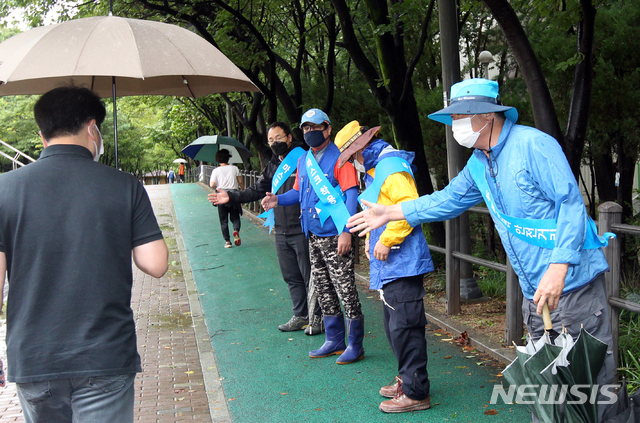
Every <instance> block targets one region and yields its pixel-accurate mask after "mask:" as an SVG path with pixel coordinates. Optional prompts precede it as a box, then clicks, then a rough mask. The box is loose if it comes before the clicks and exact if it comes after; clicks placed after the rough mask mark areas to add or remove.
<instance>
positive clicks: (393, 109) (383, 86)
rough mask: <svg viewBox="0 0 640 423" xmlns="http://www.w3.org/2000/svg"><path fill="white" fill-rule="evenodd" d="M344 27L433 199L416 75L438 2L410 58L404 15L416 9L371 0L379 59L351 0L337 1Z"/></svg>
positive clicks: (438, 233) (438, 230)
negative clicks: (360, 28)
mask: <svg viewBox="0 0 640 423" xmlns="http://www.w3.org/2000/svg"><path fill="white" fill-rule="evenodd" d="M331 3H332V4H333V7H334V8H335V10H336V13H337V15H338V19H339V20H340V25H341V28H342V37H343V45H344V48H345V49H346V50H347V51H348V52H349V56H350V57H351V59H352V60H353V63H354V64H355V66H356V67H357V68H358V70H359V71H360V73H361V74H362V76H363V77H364V79H365V81H366V82H367V84H368V85H369V90H370V91H371V92H372V94H373V96H374V97H375V99H376V100H377V102H378V104H379V105H380V107H382V109H383V110H384V111H385V112H386V114H387V116H388V117H389V119H390V121H391V123H392V125H393V133H394V136H395V142H396V144H397V145H398V146H399V147H400V148H403V149H405V150H410V151H414V152H415V153H416V157H415V159H414V163H415V164H416V166H417V167H418V169H419V170H418V173H417V174H416V183H417V187H418V192H419V193H420V194H431V193H432V192H433V183H432V182H431V175H430V172H429V165H428V163H427V157H426V155H425V151H424V141H423V137H422V128H421V125H420V117H419V112H418V106H417V103H416V99H415V93H414V86H413V81H412V78H413V75H414V72H415V69H416V66H417V65H418V63H419V61H420V58H421V56H422V54H423V51H424V44H425V43H426V41H427V40H428V39H429V23H430V21H431V18H432V12H433V8H434V4H435V0H431V1H430V2H429V5H428V7H427V9H426V10H424V11H423V13H424V15H423V18H422V23H421V27H420V32H419V33H420V37H419V40H418V42H417V43H415V44H414V45H412V47H413V51H411V53H410V54H411V56H410V57H409V58H407V49H408V46H407V45H406V44H405V38H406V37H405V22H404V20H403V18H402V16H403V15H402V13H401V12H406V11H405V10H403V7H404V8H409V7H411V6H413V5H411V4H404V3H403V2H402V1H394V0H392V1H390V2H387V0H365V1H364V5H365V7H366V11H367V14H368V21H369V24H370V30H371V33H370V34H368V35H369V36H370V37H372V38H373V40H374V42H375V46H376V50H375V54H373V57H372V58H370V57H369V56H368V55H367V54H366V52H365V48H366V44H365V47H363V44H364V43H365V42H366V38H365V37H364V36H362V37H358V35H357V33H356V28H355V26H354V21H356V22H357V17H356V16H354V13H353V12H352V10H351V8H350V6H349V5H348V4H347V1H346V0H331ZM432 231H433V235H434V236H435V237H436V240H437V241H438V243H439V244H440V245H443V244H444V230H443V228H442V225H432Z"/></svg>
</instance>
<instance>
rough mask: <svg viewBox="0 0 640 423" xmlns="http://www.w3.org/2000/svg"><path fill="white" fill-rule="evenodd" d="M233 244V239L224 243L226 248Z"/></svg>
mask: <svg viewBox="0 0 640 423" xmlns="http://www.w3.org/2000/svg"><path fill="white" fill-rule="evenodd" d="M232 247H233V244H231V241H227V242H225V243H224V248H232Z"/></svg>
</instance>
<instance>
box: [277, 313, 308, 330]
mask: <svg viewBox="0 0 640 423" xmlns="http://www.w3.org/2000/svg"><path fill="white" fill-rule="evenodd" d="M308 325H309V318H307V317H300V316H293V317H291V319H289V321H288V322H287V323H285V324H284V325H280V326H278V329H280V330H281V331H283V332H293V331H296V330H302V329H304V328H306V327H307V326H308Z"/></svg>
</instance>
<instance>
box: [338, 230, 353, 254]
mask: <svg viewBox="0 0 640 423" xmlns="http://www.w3.org/2000/svg"><path fill="white" fill-rule="evenodd" d="M349 251H351V234H350V233H349V232H342V233H341V234H340V236H338V254H340V255H341V256H343V255H345V254H347V253H348V252H349Z"/></svg>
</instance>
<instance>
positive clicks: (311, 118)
mask: <svg viewBox="0 0 640 423" xmlns="http://www.w3.org/2000/svg"><path fill="white" fill-rule="evenodd" d="M307 122H309V123H313V124H315V125H320V124H321V123H327V124H328V125H331V121H330V120H329V116H327V114H326V113H325V112H323V111H322V110H320V109H309V110H307V111H306V112H305V113H304V114H303V115H302V118H301V119H300V128H302V125H303V124H305V123H307Z"/></svg>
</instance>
